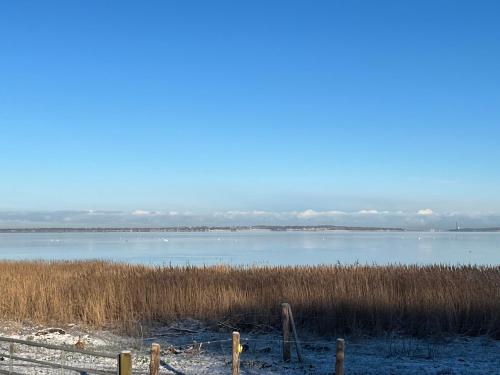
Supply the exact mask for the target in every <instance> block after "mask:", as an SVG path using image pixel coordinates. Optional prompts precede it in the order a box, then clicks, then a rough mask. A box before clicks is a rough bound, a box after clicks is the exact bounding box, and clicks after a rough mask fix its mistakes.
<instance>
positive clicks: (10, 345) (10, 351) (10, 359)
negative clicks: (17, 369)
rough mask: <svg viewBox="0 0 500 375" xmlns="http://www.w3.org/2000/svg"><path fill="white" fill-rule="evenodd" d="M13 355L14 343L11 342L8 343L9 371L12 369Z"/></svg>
mask: <svg viewBox="0 0 500 375" xmlns="http://www.w3.org/2000/svg"><path fill="white" fill-rule="evenodd" d="M13 355H14V343H13V342H11V343H10V344H9V357H10V358H9V372H10V373H11V372H13V371H14V360H13V359H12V356H13Z"/></svg>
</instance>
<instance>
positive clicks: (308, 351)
mask: <svg viewBox="0 0 500 375" xmlns="http://www.w3.org/2000/svg"><path fill="white" fill-rule="evenodd" d="M47 328H48V327H39V326H31V325H29V324H14V323H4V324H3V325H2V327H0V335H1V336H4V337H5V336H7V337H13V338H19V339H23V340H31V341H37V342H45V343H50V344H54V345H68V346H74V345H75V343H76V342H78V341H80V342H83V343H84V345H85V349H88V350H95V351H101V352H107V353H118V352H120V351H121V350H126V349H130V350H132V353H133V359H134V366H133V368H134V373H136V374H147V373H148V368H149V367H148V366H149V354H148V350H149V347H150V344H151V343H152V342H157V343H159V344H160V345H161V348H162V357H161V358H162V364H161V369H160V373H161V374H186V375H187V374H230V373H231V362H230V361H231V339H230V337H231V336H230V333H231V332H230V330H228V329H227V327H221V329H220V330H219V329H213V328H211V329H209V328H207V327H205V326H203V325H202V324H201V323H199V322H196V321H191V320H187V321H183V322H178V323H176V324H173V325H170V326H168V327H156V328H154V329H151V330H150V331H149V332H148V333H147V334H143V335H142V337H141V338H128V337H124V336H121V335H117V334H115V333H112V332H110V331H94V330H86V329H84V328H82V327H78V326H76V325H69V326H63V327H60V328H62V330H63V331H64V333H62V332H51V333H47V332H43V331H44V330H45V329H47ZM41 331H42V332H41ZM37 333H38V334H37ZM299 334H300V336H301V341H302V347H303V354H304V362H303V363H299V362H298V361H297V357H296V355H295V352H293V356H292V362H290V363H288V364H285V363H283V362H282V360H281V355H282V354H281V347H282V343H281V341H280V335H279V332H272V331H269V332H265V333H263V332H249V333H242V335H241V337H242V340H241V342H242V344H244V346H245V349H246V350H245V351H244V352H243V353H242V354H241V373H242V374H333V373H334V371H333V369H334V363H335V342H334V340H333V339H332V340H328V339H325V338H318V337H314V336H310V335H305V334H303V333H302V334H301V333H300V332H299ZM345 340H346V365H345V368H346V374H357V375H361V374H366V375H371V374H402V375H405V374H408V375H410V374H411V375H416V374H432V375H458V374H464V375H465V374H500V341H499V340H493V339H490V338H488V337H474V338H470V337H469V338H468V337H441V338H432V339H431V338H429V339H415V338H407V337H398V336H394V335H392V336H386V337H377V338H370V337H346V338H345ZM6 353H8V344H7V343H2V342H0V370H8V369H9V359H8V358H3V357H2V354H6ZM15 355H17V356H27V357H30V358H35V359H38V360H45V361H48V362H51V363H54V364H55V365H60V364H61V363H64V364H66V365H71V366H76V367H84V368H89V369H100V370H109V371H116V363H115V362H116V361H115V360H112V359H104V358H94V357H90V356H84V355H81V354H78V353H66V354H62V352H60V351H55V350H47V349H43V348H33V347H27V346H24V345H17V344H16V346H15ZM2 358H3V359H2ZM13 370H14V371H16V372H20V373H27V374H49V373H59V374H63V373H73V374H74V373H75V372H69V371H63V370H61V369H60V368H52V369H51V368H47V367H39V366H38V365H37V366H34V365H32V364H28V363H21V362H17V361H16V362H14V363H13Z"/></svg>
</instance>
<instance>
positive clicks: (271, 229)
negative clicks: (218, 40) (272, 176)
mask: <svg viewBox="0 0 500 375" xmlns="http://www.w3.org/2000/svg"><path fill="white" fill-rule="evenodd" d="M220 231H225V232H242V231H269V232H287V231H290V232H297V231H308V232H318V231H369V232H406V231H407V230H406V229H403V228H384V227H350V226H334V225H305V226H302V225H300V226H299V225H286V226H285V225H283V226H280V225H254V226H179V227H89V228H50V227H48V228H0V233H115V232H133V233H146V232H220Z"/></svg>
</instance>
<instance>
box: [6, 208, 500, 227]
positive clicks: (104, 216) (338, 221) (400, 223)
mask: <svg viewBox="0 0 500 375" xmlns="http://www.w3.org/2000/svg"><path fill="white" fill-rule="evenodd" d="M456 222H459V223H460V225H461V226H462V227H489V226H500V214H496V213H488V214H484V213H480V212H474V213H470V214H467V213H460V212H448V213H445V212H444V213H443V212H436V211H434V210H432V209H430V208H425V209H420V210H418V211H412V212H404V211H388V210H375V209H362V210H357V211H352V212H346V211H340V210H314V209H306V210H303V211H265V210H228V211H220V212H215V213H196V212H187V211H182V212H181V211H174V210H171V211H168V210H166V211H153V210H143V209H137V210H134V211H129V212H123V211H98V210H81V211H0V228H14V227H25V228H28V227H58V226H61V227H94V226H103V227H106V226H107V227H109V226H112V227H118V226H124V227H126V226H178V225H186V226H190V225H259V224H263V225H301V224H308V225H315V224H318V225H319V224H321V225H324V224H330V225H347V226H381V227H404V228H408V229H431V228H436V229H449V228H454V227H455V225H456Z"/></svg>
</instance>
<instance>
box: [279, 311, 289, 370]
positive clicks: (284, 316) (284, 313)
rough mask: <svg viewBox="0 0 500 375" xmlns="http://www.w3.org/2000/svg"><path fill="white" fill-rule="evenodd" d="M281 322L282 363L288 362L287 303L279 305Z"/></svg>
mask: <svg viewBox="0 0 500 375" xmlns="http://www.w3.org/2000/svg"><path fill="white" fill-rule="evenodd" d="M281 321H282V323H283V361H285V362H290V359H291V352H290V309H289V305H288V303H282V304H281Z"/></svg>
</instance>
